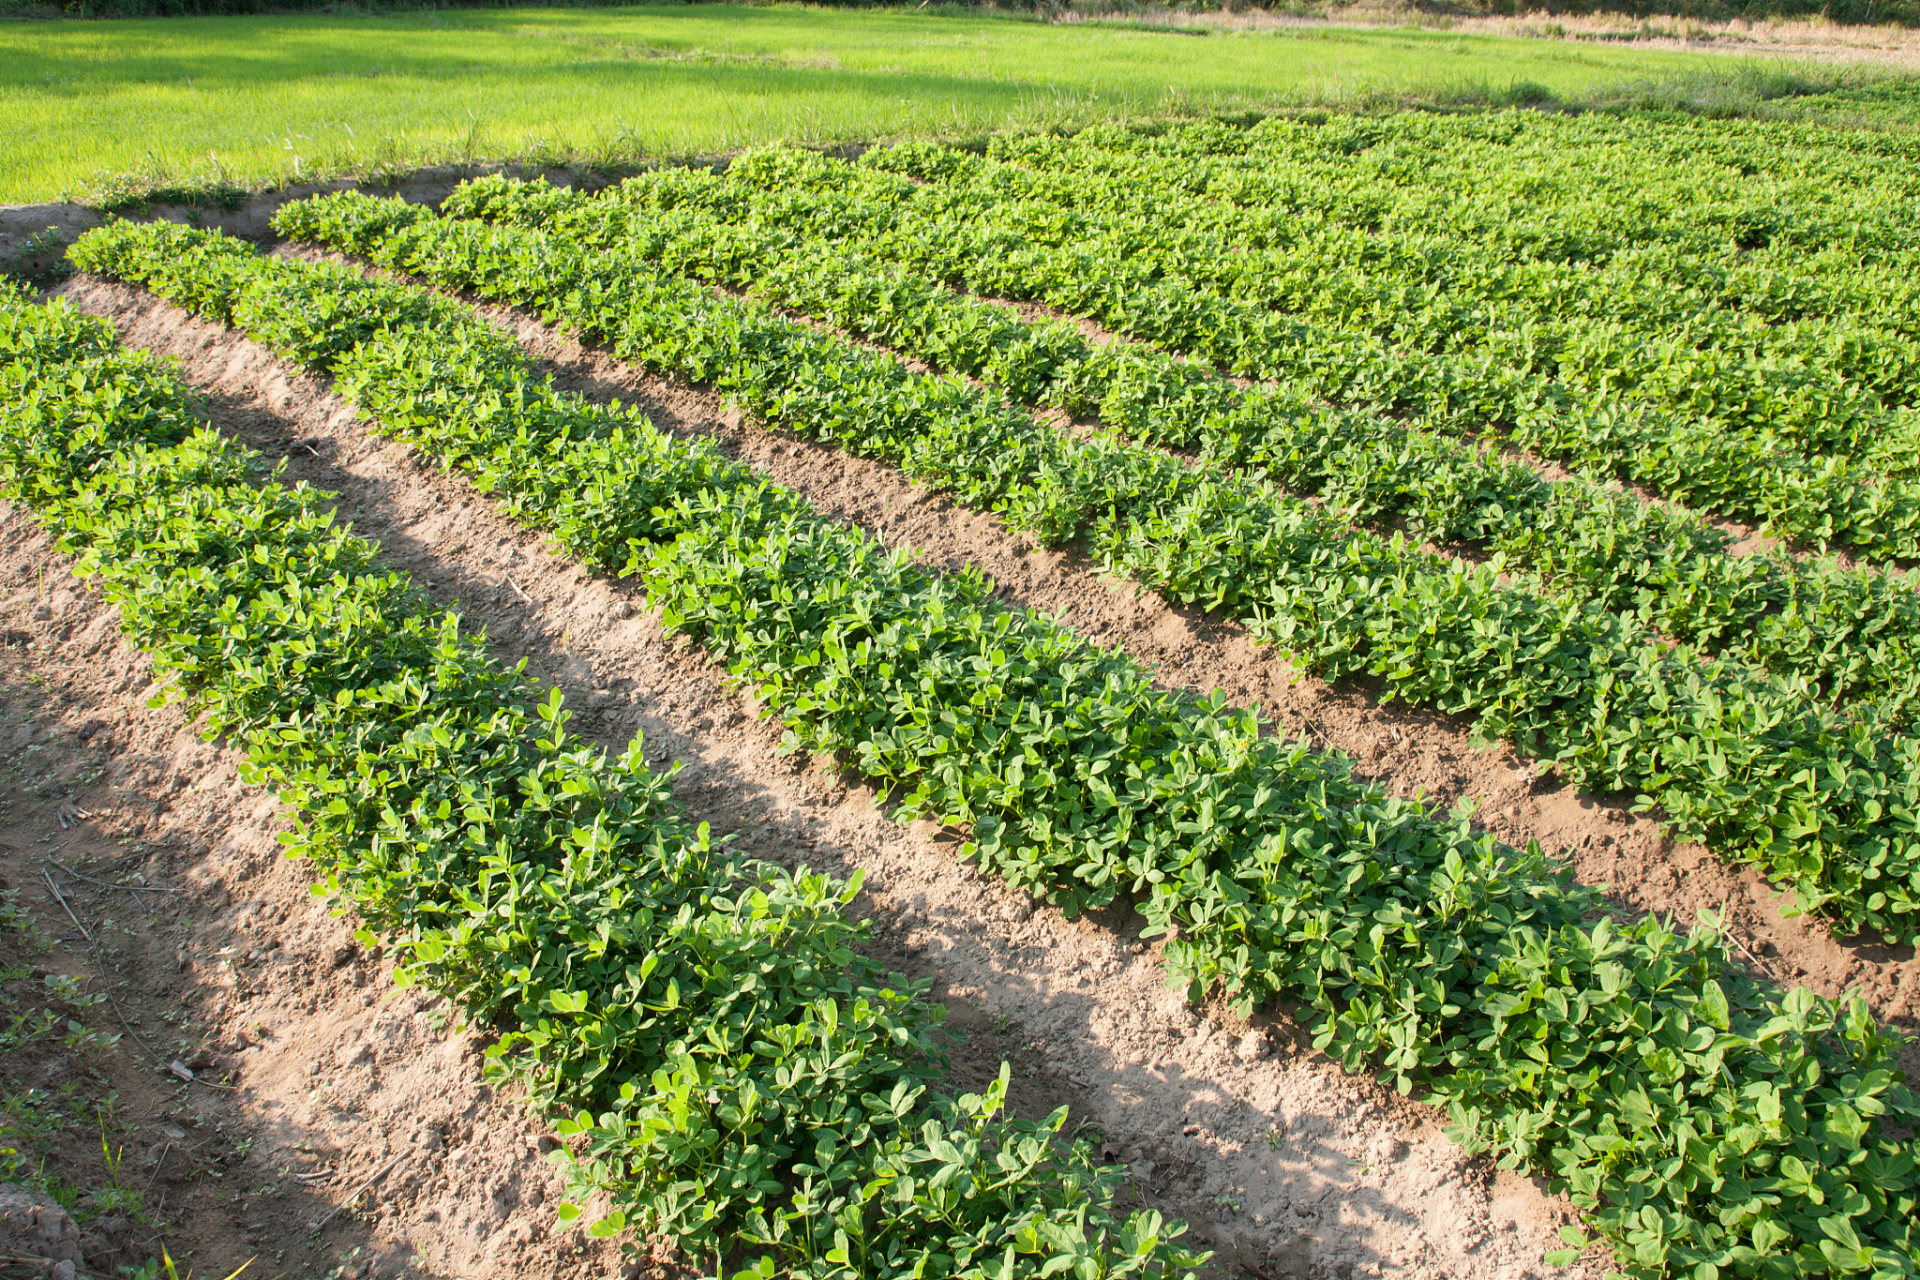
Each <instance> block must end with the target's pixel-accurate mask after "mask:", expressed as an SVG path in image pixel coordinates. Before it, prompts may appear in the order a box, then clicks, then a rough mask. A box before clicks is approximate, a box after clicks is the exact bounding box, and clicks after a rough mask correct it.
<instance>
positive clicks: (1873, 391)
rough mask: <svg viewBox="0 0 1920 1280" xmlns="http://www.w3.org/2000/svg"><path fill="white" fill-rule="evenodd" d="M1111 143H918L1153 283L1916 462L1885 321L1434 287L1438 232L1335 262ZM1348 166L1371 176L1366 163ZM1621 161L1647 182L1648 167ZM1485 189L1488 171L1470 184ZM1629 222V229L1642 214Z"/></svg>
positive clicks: (1263, 211) (1550, 278) (1651, 284)
mask: <svg viewBox="0 0 1920 1280" xmlns="http://www.w3.org/2000/svg"><path fill="white" fill-rule="evenodd" d="M1113 132H1114V131H1100V132H1099V133H1097V134H1094V135H1092V136H1084V135H1083V136H1082V137H1080V138H1075V139H1072V140H1060V139H1052V138H1045V137H1035V136H1031V135H1014V136H1010V137H1006V138H1001V139H996V140H995V142H994V145H993V146H992V147H991V149H990V153H989V156H988V157H986V158H979V157H973V156H967V157H965V158H964V159H963V158H961V157H959V156H957V155H956V154H954V153H952V152H950V151H948V152H943V151H938V150H930V149H929V150H927V151H924V152H923V156H924V158H925V159H926V161H927V162H929V163H931V164H932V165H933V166H936V167H937V168H938V169H939V171H940V172H941V173H942V175H943V178H944V179H945V180H946V181H949V182H953V181H967V182H969V183H979V182H983V181H986V182H990V183H991V184H992V188H993V190H994V191H995V192H996V193H998V194H999V197H1000V199H1001V200H1002V201H1003V202H1014V201H1018V202H1020V203H1022V204H1024V205H1025V207H1026V208H1027V209H1028V210H1029V212H1030V213H1031V214H1032V215H1034V216H1047V215H1048V214H1049V213H1050V214H1051V216H1050V217H1049V218H1048V221H1047V224H1046V227H1045V231H1044V232H1043V234H1044V235H1045V237H1046V238H1047V239H1048V241H1049V242H1064V241H1065V240H1067V239H1080V238H1083V237H1086V236H1088V235H1089V234H1091V235H1093V236H1097V237H1099V238H1101V239H1103V240H1107V241H1109V242H1110V243H1112V244H1113V245H1114V247H1116V248H1119V249H1122V250H1124V251H1126V252H1128V253H1129V254H1130V256H1131V257H1132V260H1133V261H1134V262H1135V263H1136V264H1137V265H1139V266H1142V267H1145V268H1147V269H1149V270H1150V271H1151V272H1152V273H1153V276H1154V278H1155V279H1159V280H1163V281H1178V282H1181V283H1184V284H1185V285H1187V286H1188V287H1191V288H1194V289H1197V290H1200V291H1202V292H1204V293H1206V294H1209V295H1212V296H1215V297H1220V298H1234V299H1241V300H1244V301H1248V302H1252V303H1256V304H1258V305H1260V306H1264V307H1266V308H1268V309H1270V310H1273V311H1277V312H1282V313H1285V314H1287V315H1291V316H1293V317H1295V318H1296V319H1299V320H1302V321H1305V322H1308V323H1311V324H1314V325H1319V326H1325V327H1327V328H1329V329H1330V330H1332V331H1333V332H1336V333H1351V334H1356V335H1360V334H1364V335H1368V336H1371V337H1374V338H1377V339H1382V340H1385V341H1387V342H1388V343H1389V344H1391V345H1392V346H1394V347H1397V348H1410V349H1414V350H1419V351H1423V352H1427V353H1430V354H1443V353H1451V354H1456V355H1461V356H1469V357H1471V356H1475V355H1479V354H1491V355H1493V356H1495V358H1497V359H1498V361H1499V362H1500V364H1501V365H1502V366H1504V367H1507V368H1511V369H1514V370H1517V371H1523V372H1525V373H1528V374H1532V375H1538V376H1545V377H1549V378H1551V379H1552V380H1553V381H1554V382H1555V383H1556V384H1557V385H1559V386H1560V387H1562V388H1564V389H1565V390H1566V392H1567V393H1569V394H1570V395H1572V396H1574V397H1575V398H1577V399H1579V400H1582V401H1585V402H1588V403H1618V404H1627V405H1644V406H1648V407H1651V408H1655V409H1658V410H1661V411H1664V412H1670V413H1677V414H1680V415H1681V416H1683V417H1685V418H1687V419H1693V420H1699V421H1703V422H1709V423H1714V424H1717V425H1719V426H1721V427H1722V428H1724V429H1726V430H1728V431H1730V432H1733V433H1741V434H1755V435H1760V436H1764V437H1767V438H1770V439H1772V440H1774V441H1776V442H1778V443H1780V444H1782V445H1784V446H1786V447H1788V448H1792V449H1796V450H1800V451H1803V452H1812V453H1819V454H1840V455H1844V456H1848V457H1855V458H1858V459H1860V460H1861V461H1863V462H1865V463H1867V464H1868V465H1870V466H1872V467H1874V468H1875V469H1881V470H1885V469H1893V470H1897V471H1910V470H1911V468H1912V467H1913V465H1914V464H1913V461H1912V458H1911V456H1910V453H1909V451H1910V449H1911V447H1912V443H1913V441H1914V437H1915V431H1916V428H1920V420H1917V419H1916V418H1915V415H1914V413H1913V411H1912V405H1913V403H1914V398H1915V393H1916V391H1917V390H1920V340H1916V339H1915V337H1913V336H1912V335H1909V334H1906V333H1903V332H1901V331H1900V330H1899V329H1898V328H1896V327H1895V326H1897V325H1899V324H1900V323H1902V322H1901V321H1899V320H1894V319H1886V318H1882V317H1880V316H1878V315H1874V314H1872V313H1871V312H1869V313H1867V314H1865V315H1861V314H1857V313H1855V314H1840V315H1828V316H1822V317H1818V318H1801V319H1793V320H1784V321H1783V320H1778V319H1774V318H1772V317H1766V318H1762V317H1760V316H1756V315H1752V314H1748V313H1746V312H1743V311H1740V310H1735V309H1731V308H1715V307H1711V306H1703V305H1700V303H1701V301H1702V300H1701V299H1698V298H1697V297H1694V296H1693V295H1692V294H1691V293H1689V292H1683V291H1681V290H1679V289H1677V288H1675V287H1674V285H1673V284H1672V283H1671V282H1670V281H1669V280H1668V279H1667V278H1666V277H1665V276H1664V273H1662V274H1659V275H1656V274H1655V271H1654V266H1653V263H1651V262H1649V261H1648V257H1649V256H1651V255H1646V254H1641V255H1638V256H1637V258H1636V259H1635V260H1634V261H1635V265H1636V266H1639V267H1640V268H1641V270H1642V271H1643V272H1645V273H1646V275H1645V276H1643V277H1641V278H1640V279H1638V280H1636V281H1635V283H1636V284H1638V285H1639V287H1638V288H1635V289H1624V290H1623V289H1620V288H1619V287H1618V285H1619V284H1620V279H1619V277H1620V275H1621V274H1623V272H1621V271H1619V270H1616V272H1614V273H1612V274H1609V275H1606V276H1599V277H1597V278H1596V273H1595V272H1593V271H1592V270H1591V269H1590V268H1589V267H1588V266H1587V264H1586V263H1585V262H1581V263H1570V264H1569V263H1553V264H1528V265H1530V266H1531V267H1532V271H1531V272H1530V273H1529V275H1528V277H1526V285H1527V286H1528V287H1529V289H1530V293H1531V296H1523V297H1522V298H1521V299H1518V300H1516V299H1512V298H1510V297H1509V296H1507V293H1506V289H1507V287H1509V286H1511V285H1513V284H1514V283H1516V282H1515V281H1513V280H1511V279H1509V278H1503V277H1505V276H1508V275H1509V273H1510V272H1512V271H1513V270H1515V269H1516V267H1517V265H1518V264H1513V263H1508V264H1507V269H1506V270H1505V271H1502V270H1498V269H1495V267H1494V264H1493V262H1492V261H1491V260H1490V259H1491V258H1492V256H1493V255H1491V254H1489V255H1487V258H1486V259H1483V260H1481V261H1479V262H1473V261H1470V260H1469V261H1449V262H1448V267H1447V270H1446V273H1445V276H1444V281H1445V283H1444V284H1439V283H1436V282H1435V280H1434V278H1433V274H1432V272H1431V269H1430V268H1429V267H1427V266H1426V259H1427V255H1426V254H1425V253H1423V252H1421V250H1424V249H1426V248H1428V245H1429V243H1430V242H1432V241H1437V242H1441V243H1445V242H1446V240H1447V238H1448V237H1447V234H1446V232H1445V231H1444V230H1437V231H1436V232H1435V233H1433V234H1432V236H1431V237H1430V241H1423V242H1422V243H1421V244H1420V246H1419V248H1418V249H1415V248H1413V247H1412V246H1392V248H1397V249H1399V253H1397V254H1391V249H1389V248H1387V247H1380V248H1375V249H1372V250H1370V254H1371V255H1374V256H1375V261H1374V262H1372V263H1369V264H1368V265H1367V266H1359V265H1358V264H1355V263H1354V262H1353V261H1352V260H1351V255H1353V254H1355V253H1358V252H1361V250H1360V249H1359V246H1358V245H1357V244H1356V243H1355V242H1356V241H1358V240H1361V239H1364V238H1365V237H1364V233H1362V232H1361V231H1360V230H1359V229H1357V228H1352V227H1337V228H1335V234H1334V236H1333V237H1331V238H1332V240H1333V241H1334V245H1333V247H1332V251H1331V252H1327V247H1326V246H1323V245H1321V244H1318V243H1314V244H1305V243H1302V241H1303V239H1305V238H1306V237H1303V236H1302V234H1301V220H1300V219H1299V218H1297V217H1289V216H1286V215H1285V214H1281V213H1278V212H1277V211H1275V210H1273V209H1272V208H1270V207H1266V206H1262V207H1259V208H1243V207H1240V206H1238V205H1234V204H1229V203H1225V202H1223V201H1221V200H1220V199H1219V198H1217V197H1214V196H1204V197H1202V196H1183V195H1182V194H1180V193H1178V192H1177V191H1169V190H1167V188H1168V187H1169V186H1172V185H1174V184H1175V182H1176V179H1175V178H1174V176H1173V175H1175V174H1178V173H1184V172H1187V171H1188V169H1189V164H1188V161H1187V160H1186V159H1185V158H1184V157H1167V158H1165V159H1155V158H1151V157H1145V156H1140V155H1137V154H1135V155H1131V156H1128V157H1127V158H1126V160H1125V161H1124V162H1123V161H1122V160H1121V158H1120V157H1119V156H1118V155H1116V154H1115V153H1114V152H1113V151H1110V150H1109V149H1108V148H1107V147H1105V146H1103V145H1102V143H1103V142H1105V141H1107V140H1108V139H1110V138H1111V137H1112V135H1113ZM1002 161H1006V162H1010V163H1009V164H1002V163H1000V162H1002ZM1282 163H1283V164H1284V162H1282ZM1352 163H1353V164H1354V165H1355V166H1356V167H1359V166H1366V167H1369V168H1370V167H1371V163H1370V161H1369V159H1367V158H1366V157H1364V156H1362V157H1356V158H1354V159H1353V161H1352ZM1636 167H1637V168H1639V169H1640V170H1641V172H1642V173H1643V174H1644V173H1645V171H1646V170H1647V168H1648V167H1649V166H1648V165H1647V164H1645V163H1644V162H1643V163H1642V164H1641V165H1639V166H1636ZM1654 167H1656V168H1657V167H1660V166H1654ZM1501 176H1502V174H1501V173H1500V171H1499V168H1498V167H1497V166H1496V167H1495V169H1494V171H1493V172H1490V173H1488V174H1486V175H1485V176H1484V178H1483V181H1482V185H1483V186H1489V185H1497V184H1498V183H1499V182H1500V179H1501ZM1881 198H1882V199H1883V200H1884V199H1885V195H1884V193H1881ZM1893 207H1896V206H1894V205H1892V204H1889V205H1887V208H1888V210H1889V211H1891V209H1892V208H1893ZM1564 212H1565V210H1563V209H1559V208H1554V209H1552V210H1551V214H1552V215H1560V214H1563V213H1564ZM1062 214H1064V215H1066V217H1065V224H1064V225H1062V224H1061V221H1060V215H1062ZM1615 216H1616V217H1620V216H1621V214H1620V213H1619V211H1616V215H1615ZM1625 216H1627V217H1641V216H1644V202H1643V205H1642V207H1636V208H1635V209H1634V211H1633V212H1632V213H1631V214H1627V215H1625ZM1731 247H1732V245H1731V242H1730V243H1729V248H1731ZM1662 248H1663V249H1664V250H1665V252H1663V253H1661V254H1660V255H1658V258H1657V260H1658V261H1660V262H1661V263H1662V264H1663V265H1664V264H1665V263H1666V262H1668V261H1670V260H1671V259H1672V258H1674V257H1677V256H1680V250H1679V249H1678V248H1677V246H1671V245H1667V246H1662ZM1437 252H1438V253H1441V254H1446V253H1449V252H1450V250H1449V249H1445V248H1442V249H1438V250H1437ZM1452 252H1457V250H1452ZM1389 254H1391V256H1389ZM1549 265H1550V266H1551V267H1552V268H1553V270H1552V271H1551V272H1549V271H1548V267H1549ZM1481 268H1485V269H1484V270H1482V269H1481ZM1646 277H1652V278H1651V279H1647V278H1646ZM1550 300H1551V301H1550ZM1689 303H1692V304H1693V305H1691V306H1690V305H1689Z"/></svg>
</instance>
